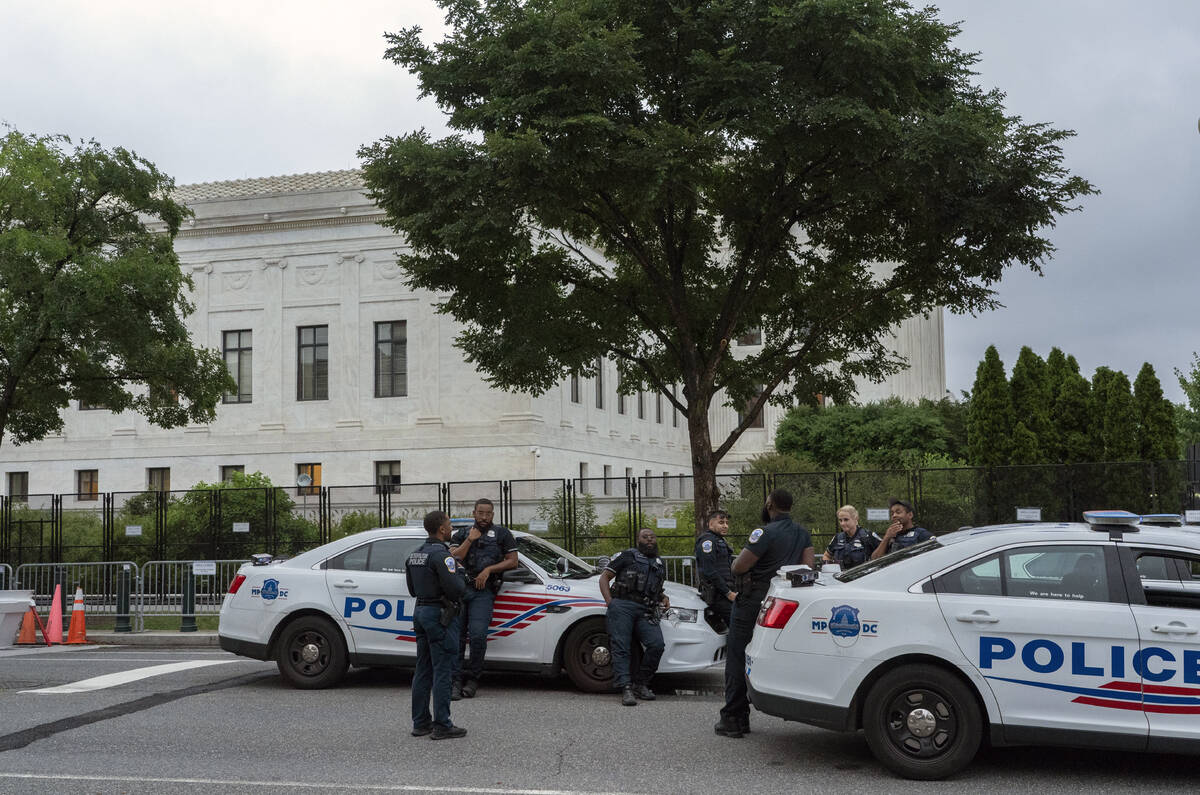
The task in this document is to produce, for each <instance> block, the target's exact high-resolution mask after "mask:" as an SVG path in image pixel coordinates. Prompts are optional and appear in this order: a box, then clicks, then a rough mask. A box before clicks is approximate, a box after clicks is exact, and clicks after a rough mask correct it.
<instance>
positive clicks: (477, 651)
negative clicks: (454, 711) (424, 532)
mask: <svg viewBox="0 0 1200 795" xmlns="http://www.w3.org/2000/svg"><path fill="white" fill-rule="evenodd" d="M471 515H472V516H473V517H474V519H475V524H474V525H473V526H472V527H470V528H469V529H468V528H463V529H461V530H459V531H458V532H457V533H455V534H454V535H453V537H452V538H451V542H452V543H454V544H455V545H456V546H455V547H454V550H453V551H452V552H451V553H450V554H452V555H454V559H455V560H457V561H459V562H461V563H462V564H463V568H464V569H466V576H467V593H466V596H464V597H463V616H462V629H463V631H462V633H461V635H460V640H459V643H458V657H457V658H456V659H455V663H454V681H453V683H452V684H451V686H450V698H451V699H452V700H454V701H457V700H458V699H459V698H461V697H464V696H465V697H466V698H473V697H474V696H475V691H476V689H477V688H478V687H479V677H480V676H482V674H483V658H484V655H485V654H486V653H487V635H488V627H489V626H491V624H492V610H493V608H494V607H495V605H496V594H497V592H499V590H500V585H501V583H502V579H501V574H502V573H503V572H505V571H508V570H509V569H512V568H516V565H517V541H516V539H515V538H513V534H512V533H511V532H509V530H508V528H507V527H503V526H501V525H498V524H492V517H493V516H494V515H495V507H494V506H493V505H492V501H491V500H489V499H479V500H475V510H474V511H473V512H472V514H471ZM468 639H470V644H471V659H470V662H468V661H467V641H468Z"/></svg>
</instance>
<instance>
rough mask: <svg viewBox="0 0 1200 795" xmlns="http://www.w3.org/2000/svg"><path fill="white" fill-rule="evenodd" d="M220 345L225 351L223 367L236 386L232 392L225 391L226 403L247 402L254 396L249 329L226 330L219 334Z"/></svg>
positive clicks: (252, 357) (252, 353)
mask: <svg viewBox="0 0 1200 795" xmlns="http://www.w3.org/2000/svg"><path fill="white" fill-rule="evenodd" d="M221 345H222V348H223V349H224V353H225V367H227V368H228V369H229V374H230V375H231V376H233V381H234V383H235V384H237V387H236V388H235V389H234V390H233V391H232V392H226V393H225V402H226V403H249V402H251V400H252V398H253V396H254V378H253V375H252V373H253V367H252V365H253V361H254V340H253V334H252V333H251V331H250V330H249V329H245V330H241V331H226V332H223V333H222V335H221Z"/></svg>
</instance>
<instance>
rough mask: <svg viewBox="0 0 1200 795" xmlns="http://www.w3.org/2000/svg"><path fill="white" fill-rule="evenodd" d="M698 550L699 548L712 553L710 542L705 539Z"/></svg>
mask: <svg viewBox="0 0 1200 795" xmlns="http://www.w3.org/2000/svg"><path fill="white" fill-rule="evenodd" d="M700 548H701V549H702V550H704V551H705V552H712V541H709V540H708V539H705V540H704V541H703V542H702V543H701V544H700Z"/></svg>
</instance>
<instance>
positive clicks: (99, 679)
mask: <svg viewBox="0 0 1200 795" xmlns="http://www.w3.org/2000/svg"><path fill="white" fill-rule="evenodd" d="M231 662H237V660H188V661H187V662H176V663H167V664H166V665H151V666H148V667H146V668H134V669H133V670H132V671H120V672H118V673H115V674H105V675H104V676H93V677H92V678H91V679H81V680H79V681H78V682H71V683H70V684H66V685H57V686H55V687H43V688H39V689H37V690H20V691H18V692H20V693H46V694H53V695H58V694H62V693H88V692H90V691H92V690H104V689H105V688H108V687H117V686H118V685H126V684H129V683H130V682H136V681H137V680H139V679H148V678H150V677H151V676H162V675H163V674H173V673H175V672H176V671H187V670H189V669H191V668H204V667H206V666H209V665H226V664H228V663H231Z"/></svg>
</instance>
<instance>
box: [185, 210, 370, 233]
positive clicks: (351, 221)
mask: <svg viewBox="0 0 1200 795" xmlns="http://www.w3.org/2000/svg"><path fill="white" fill-rule="evenodd" d="M385 218H387V215H386V214H385V213H371V214H369V215H366V214H364V215H346V216H341V217H337V218H306V219H303V220H296V221H271V222H266V223H263V222H259V223H253V224H227V225H225V224H223V225H221V226H207V227H193V228H190V229H189V228H184V229H180V230H179V233H178V234H177V235H175V238H176V239H181V238H194V237H219V236H223V235H252V234H262V233H264V232H280V231H287V230H294V229H320V228H324V227H331V226H355V225H361V224H378V223H379V222H381V221H383V220H384V219H385Z"/></svg>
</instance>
